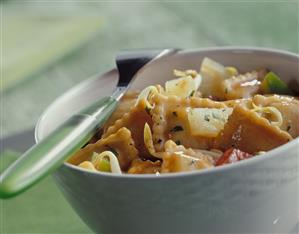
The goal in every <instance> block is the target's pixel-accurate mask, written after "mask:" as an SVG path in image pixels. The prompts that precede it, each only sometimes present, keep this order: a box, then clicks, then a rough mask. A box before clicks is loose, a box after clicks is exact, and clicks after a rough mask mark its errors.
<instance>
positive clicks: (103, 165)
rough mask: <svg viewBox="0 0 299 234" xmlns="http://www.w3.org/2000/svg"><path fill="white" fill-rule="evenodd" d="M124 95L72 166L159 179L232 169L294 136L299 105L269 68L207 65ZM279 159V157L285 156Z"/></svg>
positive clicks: (177, 72)
mask: <svg viewBox="0 0 299 234" xmlns="http://www.w3.org/2000/svg"><path fill="white" fill-rule="evenodd" d="M173 73H174V75H173V76H174V77H173V78H174V79H172V80H169V81H167V82H166V83H165V84H163V86H162V85H161V84H153V85H151V86H148V87H146V88H145V89H143V90H142V91H129V92H127V93H126V94H125V95H124V96H123V98H122V99H121V101H120V103H119V106H118V107H117V109H116V111H115V112H114V113H113V114H112V116H111V117H110V119H109V120H108V121H107V122H106V123H105V125H104V127H103V128H102V129H100V130H99V131H98V133H97V134H96V135H95V136H94V137H93V139H92V140H91V141H90V142H89V144H88V145H86V146H85V147H83V148H82V149H81V150H80V151H78V152H77V153H76V154H75V155H74V156H73V157H72V158H71V159H70V160H69V162H70V163H72V164H74V165H77V166H79V167H81V168H84V169H87V170H91V171H96V172H99V173H103V172H104V173H105V172H106V173H107V172H108V173H117V174H122V173H129V174H157V175H160V174H163V173H173V172H185V171H194V170H204V169H207V168H213V167H218V166H222V165H225V164H230V163H236V162H238V161H241V160H245V159H248V158H251V157H267V155H263V154H265V152H267V151H269V150H272V149H274V148H276V147H278V146H281V145H283V144H285V143H287V142H289V141H291V140H292V139H294V138H296V137H298V135H299V120H298V119H299V101H298V99H297V98H296V96H295V94H294V93H293V91H292V90H291V89H290V88H289V87H288V86H287V85H286V84H285V83H284V82H283V80H282V79H280V77H279V76H278V75H277V74H275V73H274V71H270V70H268V69H266V68H258V69H255V70H253V71H247V72H241V71H238V69H237V68H235V67H225V66H223V65H222V64H220V63H218V62H216V61H214V60H212V59H210V58H205V59H204V60H203V61H202V64H201V66H200V69H199V71H196V70H184V71H181V70H174V71H173ZM282 157H283V155H282Z"/></svg>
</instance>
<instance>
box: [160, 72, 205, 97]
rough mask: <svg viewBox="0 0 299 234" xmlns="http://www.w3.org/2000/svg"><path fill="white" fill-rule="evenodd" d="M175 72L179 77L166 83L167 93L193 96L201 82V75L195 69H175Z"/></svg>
mask: <svg viewBox="0 0 299 234" xmlns="http://www.w3.org/2000/svg"><path fill="white" fill-rule="evenodd" d="M174 74H175V75H176V76H179V78H177V79H174V80H169V81H167V82H166V83H165V90H166V94H167V95H175V96H178V97H183V98H185V97H190V96H193V95H194V94H195V92H196V91H197V90H198V88H199V86H200V84H201V80H202V78H201V75H199V74H198V73H197V72H196V71H193V70H187V71H179V70H174Z"/></svg>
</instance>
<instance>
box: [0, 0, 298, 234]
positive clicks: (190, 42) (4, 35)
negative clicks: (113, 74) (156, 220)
mask: <svg viewBox="0 0 299 234" xmlns="http://www.w3.org/2000/svg"><path fill="white" fill-rule="evenodd" d="M228 45H240V46H263V47H271V48H277V49H283V50H288V51H291V52H295V53H298V52H299V1H291V0H290V1H199V2H196V1H190V2H188V1H182V2H179V1H177V2H174V1H168V2H160V1H144V2H140V3H138V2H135V1H89V2H84V1H1V85H0V92H1V123H0V124H1V126H0V127H1V138H2V140H3V139H4V138H5V139H10V138H12V137H13V136H15V135H16V134H17V136H18V137H19V139H21V140H22V137H23V138H24V139H23V140H24V141H26V140H28V139H27V138H28V134H29V136H31V138H33V135H32V128H33V127H34V125H35V123H36V121H37V119H38V117H39V116H40V114H41V113H42V111H43V110H44V109H45V108H46V107H47V106H48V105H49V104H50V103H51V102H52V101H53V100H54V99H55V98H56V97H58V96H59V95H61V94H63V93H64V92H65V91H66V90H68V89H69V88H71V87H72V86H74V85H75V84H77V83H79V82H80V81H83V80H85V79H87V78H88V77H90V76H92V75H94V74H99V73H103V72H105V71H107V70H109V69H111V68H113V67H114V66H115V65H114V58H115V55H116V53H117V52H118V51H119V50H122V49H134V48H155V47H159V48H163V47H180V48H187V49H192V48H202V47H211V46H228ZM24 131H25V133H27V135H26V134H22V133H24ZM30 134H31V135H30ZM1 142H2V146H1V156H0V157H1V165H0V170H2V169H3V168H4V167H6V166H7V165H8V164H9V163H11V162H12V161H13V160H15V159H16V158H17V157H18V156H19V155H20V153H21V152H22V151H23V150H24V149H23V148H22V147H19V148H18V147H11V148H9V147H7V146H5V145H3V141H1ZM4 142H6V141H4ZM0 233H1V234H2V233H90V230H89V229H88V228H87V227H86V226H85V224H83V223H82V221H81V220H80V219H79V218H78V217H77V216H76V214H75V213H74V212H73V211H72V209H71V207H70V206H69V205H68V204H67V203H66V201H65V200H64V198H63V197H62V195H61V194H60V193H59V191H58V189H57V188H56V186H55V185H54V183H53V181H52V179H51V178H47V179H46V180H44V181H43V182H42V183H40V184H39V185H38V186H36V187H35V188H33V189H31V190H30V191H28V192H26V193H25V194H23V195H22V196H20V197H17V198H15V199H12V200H8V201H2V200H0Z"/></svg>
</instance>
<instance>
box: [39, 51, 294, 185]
mask: <svg viewBox="0 0 299 234" xmlns="http://www.w3.org/2000/svg"><path fill="white" fill-rule="evenodd" d="M213 51H218V52H219V51H222V52H229V51H231V52H234V53H252V52H253V53H257V52H260V53H261V52H262V53H271V54H273V53H274V54H277V55H278V56H286V57H288V58H295V59H297V60H298V63H299V54H296V53H293V52H289V51H285V50H280V49H273V48H268V47H251V46H215V47H204V48H196V49H183V50H180V51H179V52H178V54H190V53H201V52H213ZM146 67H147V66H144V67H143V68H141V69H140V70H139V71H138V72H137V74H136V75H138V74H140V73H141V72H142V71H143V70H144V69H145V68H146ZM113 73H117V69H116V68H113V69H111V70H109V71H107V72H105V73H102V74H96V75H94V76H91V77H90V78H88V79H87V80H85V81H83V82H80V83H78V84H77V85H75V86H74V87H73V88H71V89H69V90H67V91H66V92H65V93H64V94H62V95H60V96H58V97H57V98H56V99H54V101H53V102H52V103H51V104H50V105H49V106H48V107H47V108H46V109H45V110H44V111H43V112H42V114H41V115H40V117H39V119H38V121H37V123H36V125H35V131H34V137H35V142H36V143H38V142H39V141H41V140H42V138H41V136H40V128H41V127H40V126H41V124H42V121H43V119H44V118H45V117H46V116H47V113H48V112H49V111H50V110H51V109H52V108H53V107H55V106H56V105H57V104H58V103H59V102H60V101H61V100H63V99H66V98H68V97H71V96H72V95H74V94H75V93H77V92H78V90H81V89H82V88H83V87H86V86H88V85H89V84H90V83H92V82H93V81H94V80H96V79H98V78H99V77H101V76H109V75H113ZM296 146H297V147H298V146H299V137H297V138H295V139H293V140H292V141H290V142H288V143H286V144H284V145H281V146H279V147H277V148H275V149H272V150H270V151H268V152H266V153H265V154H266V155H265V154H263V155H262V156H261V157H260V156H257V157H252V158H249V159H246V160H242V161H240V162H237V163H232V164H226V165H223V166H220V167H213V168H208V169H204V170H196V171H187V172H177V173H163V174H159V176H157V174H113V173H107V172H93V171H90V170H87V169H84V168H80V167H78V166H75V165H72V164H70V163H68V162H64V163H63V164H62V167H64V168H67V169H70V170H75V171H77V172H81V173H90V174H91V175H94V176H99V177H106V178H117V179H126V178H127V179H138V180H139V179H147V180H148V179H157V178H159V180H161V179H162V178H177V177H189V176H200V175H206V174H216V173H220V172H226V171H227V170H231V169H237V168H243V167H244V166H250V165H252V164H257V163H259V162H262V161H264V160H270V159H271V158H273V157H279V156H280V157H281V155H280V154H282V153H284V152H287V150H288V149H292V148H294V149H295V150H296Z"/></svg>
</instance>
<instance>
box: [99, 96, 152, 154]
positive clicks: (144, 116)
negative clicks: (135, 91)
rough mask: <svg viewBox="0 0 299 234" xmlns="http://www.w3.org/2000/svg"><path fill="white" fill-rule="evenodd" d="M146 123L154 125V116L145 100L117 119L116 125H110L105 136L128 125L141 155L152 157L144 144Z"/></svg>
mask: <svg viewBox="0 0 299 234" xmlns="http://www.w3.org/2000/svg"><path fill="white" fill-rule="evenodd" d="M145 123H148V125H149V126H152V118H151V115H150V113H148V111H147V109H146V102H145V100H140V102H139V103H138V104H137V105H136V106H134V107H133V108H132V109H131V110H130V111H129V112H128V113H126V114H125V115H124V116H123V117H122V118H121V119H119V120H117V121H116V122H115V123H114V125H112V126H110V127H109V128H108V129H107V131H106V132H105V133H104V134H103V136H102V137H103V138H105V137H108V136H109V135H111V134H113V133H115V132H116V131H118V129H120V128H122V127H126V128H127V129H129V130H130V131H131V134H132V138H133V140H134V143H135V146H136V148H137V149H138V151H139V155H140V156H142V157H144V158H147V157H151V156H150V154H149V152H148V150H147V148H146V146H145V145H144V140H143V139H144V138H143V130H144V125H145Z"/></svg>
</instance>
